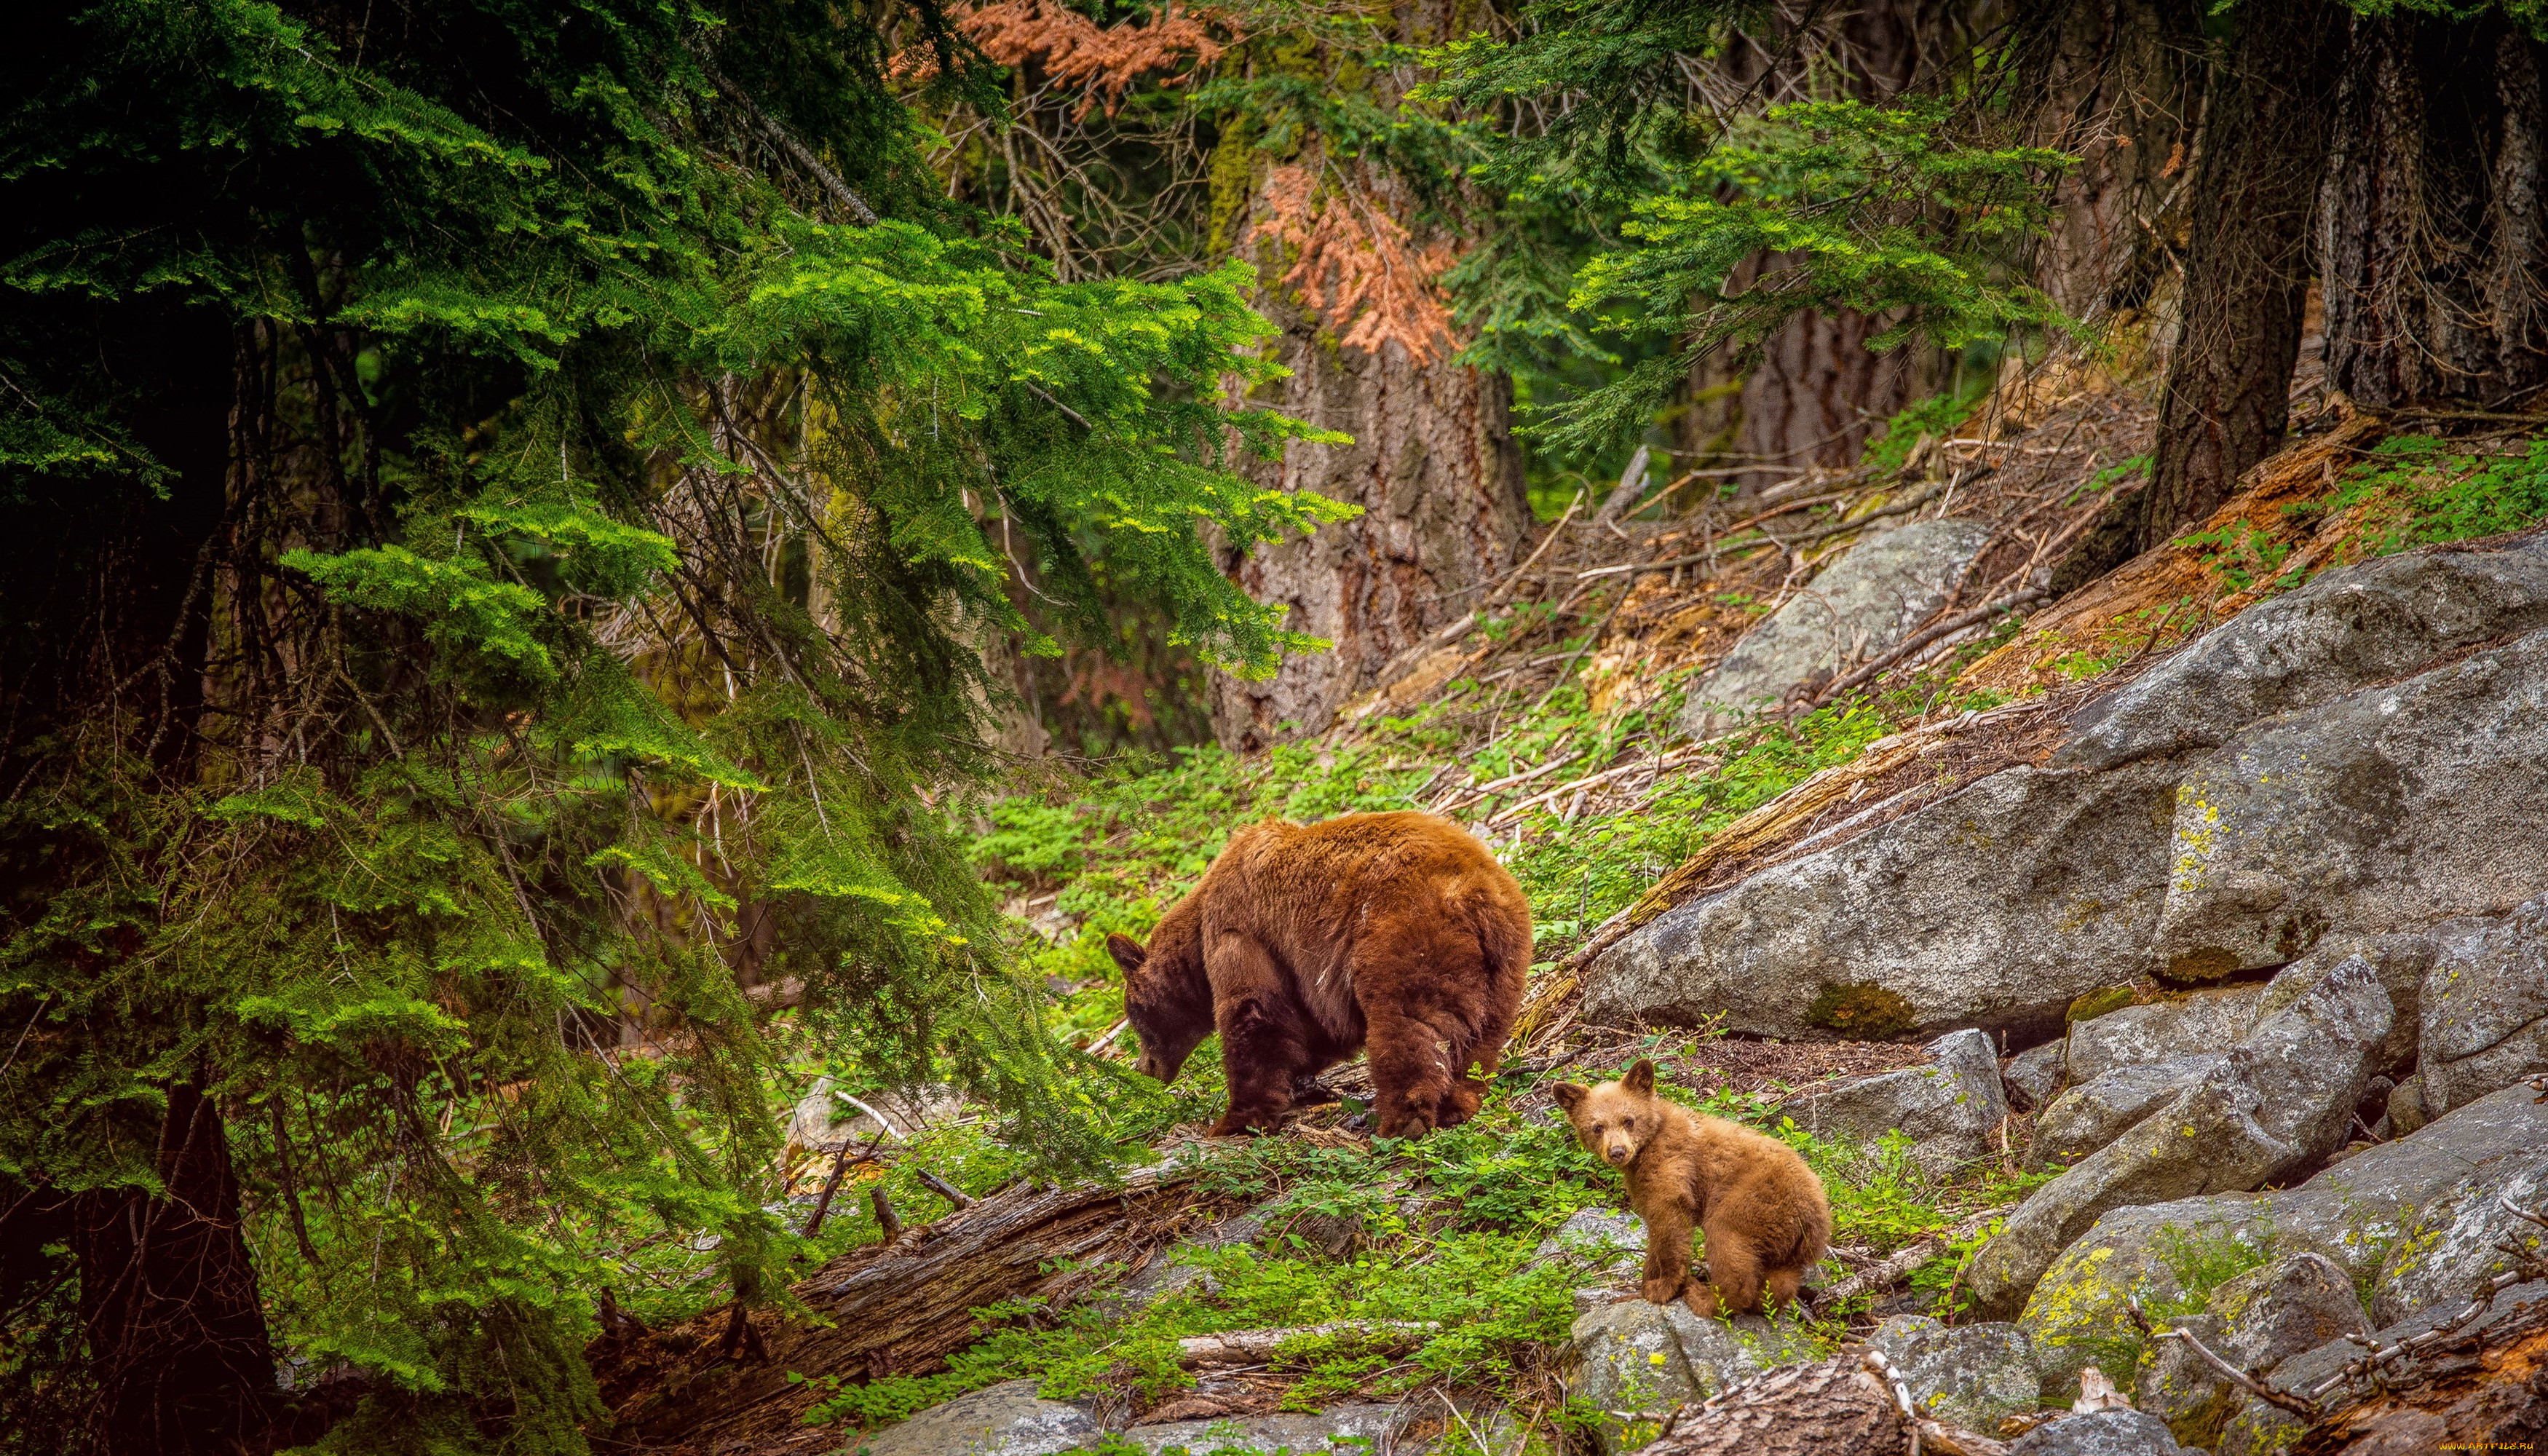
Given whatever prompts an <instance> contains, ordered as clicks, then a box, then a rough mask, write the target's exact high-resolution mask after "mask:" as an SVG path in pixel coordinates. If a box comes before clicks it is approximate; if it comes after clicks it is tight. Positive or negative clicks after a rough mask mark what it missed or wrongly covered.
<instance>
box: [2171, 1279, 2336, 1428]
mask: <svg viewBox="0 0 2548 1456" xmlns="http://www.w3.org/2000/svg"><path fill="white" fill-rule="evenodd" d="M2124 1303H2125V1308H2126V1309H2129V1310H2131V1311H2132V1315H2133V1322H2134V1323H2135V1324H2137V1325H2138V1326H2140V1330H2141V1333H2142V1334H2144V1335H2147V1336H2149V1337H2150V1338H2152V1339H2172V1340H2176V1341H2178V1342H2179V1343H2181V1344H2183V1345H2184V1346H2185V1347H2186V1348H2187V1349H2189V1350H2192V1351H2193V1352H2194V1355H2195V1358H2196V1359H2199V1360H2201V1361H2202V1362H2203V1363H2204V1364H2206V1365H2209V1366H2211V1367H2212V1372H2213V1374H2215V1375H2218V1376H2220V1377H2221V1378H2222V1379H2223V1380H2226V1381H2228V1382H2229V1383H2230V1384H2231V1385H2234V1386H2236V1387H2238V1388H2239V1389H2240V1390H2243V1391H2245V1392H2247V1393H2248V1394H2249V1395H2251V1396H2254V1397H2255V1398H2256V1399H2258V1400H2260V1401H2264V1402H2266V1403H2268V1404H2270V1405H2275V1406H2280V1407H2281V1408H2283V1409H2284V1410H2289V1411H2290V1412H2292V1413H2293V1414H2294V1415H2297V1416H2299V1417H2300V1418H2301V1419H2303V1420H2307V1421H2312V1422H2315V1421H2316V1420H2317V1419H2318V1403H2317V1402H2315V1401H2309V1400H2304V1399H2302V1398H2301V1397H2299V1396H2296V1395H2293V1394H2292V1393H2291V1392H2289V1391H2284V1390H2276V1389H2275V1388H2274V1387H2273V1386H2271V1385H2269V1384H2267V1383H2266V1382H2265V1381H2263V1380H2261V1379H2259V1378H2258V1377H2257V1376H2256V1374H2255V1373H2254V1372H2253V1371H2248V1370H2241V1369H2239V1368H2238V1367H2237V1366H2235V1365H2232V1364H2230V1363H2229V1361H2227V1360H2225V1359H2223V1358H2221V1356H2220V1355H2218V1354H2216V1353H2214V1351H2213V1349H2212V1347H2211V1346H2210V1345H2207V1344H2205V1343H2204V1342H2203V1341H2201V1340H2199V1339H2196V1338H2195V1337H2194V1332H2193V1331H2192V1330H2190V1329H2153V1328H2151V1327H2150V1322H2149V1317H2148V1316H2146V1315H2143V1314H2142V1313H2141V1302H2140V1301H2139V1300H2138V1298H2135V1299H2130V1300H2127V1301H2125V1302H2124Z"/></svg>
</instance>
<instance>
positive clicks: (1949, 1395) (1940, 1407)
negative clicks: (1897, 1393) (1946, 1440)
mask: <svg viewBox="0 0 2548 1456" xmlns="http://www.w3.org/2000/svg"><path fill="white" fill-rule="evenodd" d="M1867 1343H1868V1344H1869V1345H1871V1346H1873V1347H1874V1348H1875V1349H1876V1350H1877V1351H1879V1352H1880V1353H1882V1354H1883V1356H1884V1358H1886V1359H1887V1360H1890V1361H1892V1362H1893V1368H1894V1369H1895V1370H1896V1371H1898V1372H1900V1373H1901V1376H1902V1383H1903V1384H1904V1385H1905V1386H1906V1387H1908V1388H1909V1389H1910V1392H1911V1399H1912V1400H1913V1401H1915V1402H1917V1403H1918V1404H1919V1405H1921V1406H1923V1407H1925V1408H1927V1409H1929V1410H1934V1411H1936V1412H1937V1413H1938V1414H1939V1415H1940V1416H1942V1417H1944V1418H1945V1419H1946V1420H1948V1421H1950V1422H1952V1423H1954V1424H1956V1425H1960V1426H1963V1427H1965V1428H1966V1429H1968V1430H1975V1431H1985V1432H1987V1431H1994V1430H1997V1429H1999V1423H2000V1421H2002V1420H2003V1419H2006V1418H2007V1417H2009V1416H2011V1415H2018V1414H2022V1413H2024V1412H2026V1411H2029V1410H2034V1409H2035V1408H2036V1407H2037V1406H2038V1405H2039V1404H2041V1403H2042V1401H2043V1399H2044V1383H2043V1381H2042V1379H2041V1378H2039V1377H2038V1376H2037V1375H2036V1373H2035V1346H2034V1343H2033V1342H2032V1341H2030V1340H2029V1339H2027V1337H2026V1332H2025V1331H2024V1330H2022V1329H2019V1328H2018V1327H2017V1326H2016V1325H2014V1324H1958V1325H1952V1326H1950V1325H1946V1324H1941V1323H1939V1322H1938V1321H1937V1320H1935V1319H1929V1318H1928V1317H1927V1316H1924V1315H1896V1316H1894V1317H1893V1318H1892V1319H1887V1320H1885V1321H1884V1322H1883V1323H1882V1324H1880V1325H1878V1326H1877V1327H1876V1330H1875V1333H1874V1334H1872V1335H1870V1336H1868V1338H1867Z"/></svg>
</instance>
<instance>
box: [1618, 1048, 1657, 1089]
mask: <svg viewBox="0 0 2548 1456" xmlns="http://www.w3.org/2000/svg"><path fill="white" fill-rule="evenodd" d="M1619 1084H1620V1085H1621V1086H1623V1087H1626V1088H1627V1089H1628V1090H1629V1091H1631V1092H1640V1093H1651V1092H1653V1091H1654V1090H1655V1064H1654V1063H1653V1062H1651V1061H1648V1060H1646V1059H1645V1058H1644V1057H1642V1056H1640V1057H1638V1058H1637V1064H1636V1065H1635V1066H1632V1067H1630V1068H1628V1074H1627V1075H1626V1076H1624V1077H1621V1078H1620V1079H1619Z"/></svg>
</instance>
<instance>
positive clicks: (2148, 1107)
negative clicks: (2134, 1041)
mask: <svg viewBox="0 0 2548 1456" xmlns="http://www.w3.org/2000/svg"><path fill="white" fill-rule="evenodd" d="M2226 1054H2227V1053H2226V1052H2220V1051H2214V1052H2209V1053H2206V1054H2203V1055H2197V1056H2178V1057H2173V1058H2171V1059H2169V1060H2166V1061H2152V1062H2140V1063H2136V1064H2133V1065H2128V1066H2119V1067H2116V1068H2114V1069H2112V1070H2111V1071H2108V1072H2105V1073H2103V1074H2102V1075H2099V1076H2095V1077H2091V1078H2090V1079H2088V1080H2087V1081H2085V1082H2081V1083H2079V1084H2078V1085H2076V1086H2074V1087H2072V1088H2071V1089H2070V1090H2069V1091H2067V1092H2064V1093H2062V1094H2061V1095H2060V1096H2058V1097H2056V1098H2054V1099H2052V1105H2051V1106H2050V1107H2047V1108H2046V1109H2045V1110H2044V1116H2043V1117H2041V1118H2039V1119H2037V1120H2036V1124H2035V1140H2034V1141H2033V1142H2032V1143H2031V1144H2029V1146H2028V1148H2027V1158H2028V1161H2030V1162H2031V1163H2033V1164H2034V1165H2035V1166H2037V1167H2045V1166H2052V1167H2068V1166H2069V1165H2070V1164H2072V1163H2075V1162H2078V1161H2079V1160H2080V1159H2082V1158H2085V1157H2086V1156H2088V1155H2089V1154H2090V1153H2092V1152H2095V1151H2096V1150H2098V1149H2099V1148H2101V1147H2104V1146H2105V1145H2106V1144H2108V1143H2110V1142H2112V1141H2114V1140H2115V1139H2116V1138H2121V1137H2122V1136H2124V1134H2126V1133H2128V1132H2130V1131H2132V1129H2133V1128H2134V1127H2135V1126H2136V1125H2137V1124H2138V1123H2139V1122H2140V1120H2141V1119H2143V1118H2145V1117H2148V1116H2149V1115H2150V1114H2151V1113H2153V1112H2156V1111H2157V1110H2158V1109H2159V1108H2160V1106H2162V1105H2163V1104H2165V1103H2166V1102H2167V1101H2168V1099H2170V1098H2172V1097H2174V1096H2176V1094H2178V1093H2179V1092H2182V1091H2184V1090H2185V1089H2186V1088H2187V1087H2189V1086H2191V1085H2193V1084H2194V1083H2195V1082H2196V1081H2197V1080H2199V1079H2201V1078H2202V1077H2203V1076H2204V1074H2205V1073H2207V1072H2209V1071H2211V1070H2212V1069H2213V1068H2214V1067H2216V1066H2218V1065H2220V1064H2221V1058H2222V1057H2223V1056H2224V1055H2226Z"/></svg>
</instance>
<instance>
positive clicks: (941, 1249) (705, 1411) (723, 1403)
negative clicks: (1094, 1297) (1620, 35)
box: [596, 1166, 1226, 1445]
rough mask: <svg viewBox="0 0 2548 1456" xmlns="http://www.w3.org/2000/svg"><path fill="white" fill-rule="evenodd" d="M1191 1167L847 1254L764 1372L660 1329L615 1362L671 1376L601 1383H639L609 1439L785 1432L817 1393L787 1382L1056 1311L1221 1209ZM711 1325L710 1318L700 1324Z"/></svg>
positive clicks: (903, 1360) (1021, 1203) (998, 1199)
mask: <svg viewBox="0 0 2548 1456" xmlns="http://www.w3.org/2000/svg"><path fill="white" fill-rule="evenodd" d="M1194 1171H1195V1170H1194V1169H1193V1168H1192V1167H1191V1166H1183V1167H1173V1168H1171V1167H1162V1168H1157V1169H1144V1170H1142V1171H1141V1172H1138V1173H1135V1174H1133V1175H1132V1176H1131V1177H1130V1178H1128V1179H1126V1180H1125V1181H1124V1182H1123V1183H1122V1184H1121V1185H1119V1186H1117V1187H1114V1188H1107V1187H1103V1186H1097V1185H1089V1184H1082V1185H1076V1186H1072V1187H1068V1188H1059V1189H1038V1188H1036V1187H1034V1186H1031V1185H1025V1184H1021V1185H1018V1186H1016V1187H1013V1188H1010V1189H1008V1190H1006V1191H1004V1192H1001V1193H998V1194H994V1195H992V1196H990V1197H987V1198H983V1199H980V1200H977V1201H976V1202H974V1203H973V1204H971V1205H970V1206H969V1207H966V1208H962V1209H959V1210H957V1211H956V1212H955V1213H954V1214H952V1215H950V1216H949V1217H947V1218H944V1219H941V1220H939V1221H938V1222H936V1223H934V1224H930V1225H927V1226H925V1227H917V1228H912V1229H905V1230H904V1231H903V1232H902V1234H901V1236H900V1237H899V1238H897V1239H895V1240H893V1241H891V1242H889V1243H874V1244H867V1245H865V1246H864V1247H861V1248H855V1249H852V1250H850V1251H849V1252H848V1253H845V1254H843V1255H842V1256H841V1257H839V1258H837V1259H834V1260H833V1261H831V1262H830V1263H828V1264H826V1265H824V1266H823V1267H822V1268H821V1269H819V1270H817V1271H815V1273H814V1274H813V1275H812V1276H811V1277H809V1278H807V1279H806V1280H804V1281H803V1282H802V1283H800V1284H798V1285H797V1286H796V1287H795V1290H794V1291H793V1292H794V1294H795V1297H796V1298H797V1299H798V1300H799V1301H801V1302H802V1303H803V1304H804V1305H805V1306H806V1307H807V1308H808V1309H809V1310H811V1311H812V1312H813V1313H814V1314H815V1316H817V1317H818V1319H819V1321H821V1322H817V1321H816V1320H803V1319H797V1320H777V1321H772V1322H771V1323H770V1325H769V1327H768V1328H767V1330H766V1334H765V1340H766V1343H767V1345H768V1348H769V1359H768V1361H767V1362H766V1363H752V1364H744V1363H739V1362H735V1361H731V1360H726V1359H722V1358H717V1357H716V1352H715V1349H714V1342H713V1340H709V1341H704V1342H702V1341H699V1340H698V1339H697V1337H696V1336H695V1334H693V1333H691V1332H690V1330H689V1326H686V1325H685V1326H681V1327H679V1328H677V1329H674V1330H666V1331H658V1332H656V1334H655V1335H653V1336H651V1337H650V1339H649V1344H650V1346H651V1347H652V1348H651V1350H650V1351H648V1352H643V1353H642V1354H639V1355H631V1354H628V1353H625V1352H622V1353H620V1354H618V1355H616V1356H615V1359H616V1360H617V1361H618V1362H620V1363H627V1362H630V1361H632V1360H636V1359H640V1358H658V1359H660V1360H661V1361H662V1362H663V1363H664V1364H666V1365H670V1366H672V1367H674V1368H673V1370H672V1372H671V1373H670V1375H669V1376H667V1377H665V1378H661V1379H656V1380H644V1379H635V1378H631V1379H627V1380H622V1381H607V1380H606V1382H605V1388H606V1389H607V1388H608V1387H609V1386H612V1385H616V1386H619V1387H620V1388H622V1389H623V1390H625V1389H627V1388H629V1387H637V1389H635V1390H634V1393H632V1394H614V1395H612V1396H611V1397H610V1399H611V1400H612V1402H613V1405H614V1410H613V1415H614V1419H615V1422H616V1425H617V1434H618V1437H619V1438H620V1439H621V1440H623V1441H628V1440H634V1441H635V1442H637V1443H639V1444H642V1445H670V1444H674V1443H677V1442H678V1443H686V1444H705V1443H706V1441H707V1438H709V1437H713V1438H715V1440H716V1441H719V1442H722V1441H724V1440H727V1439H731V1438H737V1437H747V1436H752V1435H755V1434H763V1433H786V1432H792V1431H794V1430H796V1429H798V1426H797V1418H798V1416H800V1415H801V1414H802V1413H803V1411H804V1410H805V1408H806V1407H808V1406H811V1405H812V1404H814V1402H815V1401H817V1400H819V1399H820V1398H821V1396H822V1395H823V1388H822V1387H821V1386H819V1385H813V1384H800V1383H793V1382H791V1381H789V1379H788V1376H789V1375H790V1374H791V1373H793V1374H797V1375H802V1376H805V1377H808V1378H809V1380H810V1379H812V1378H817V1377H822V1376H837V1377H841V1378H844V1379H850V1380H866V1379H872V1378H874V1377H877V1376H883V1375H926V1374H930V1373H932V1372H934V1371H936V1370H939V1369H941V1368H943V1367H944V1366H945V1364H946V1360H947V1356H948V1355H950V1354H951V1353H953V1352H955V1351H956V1350H958V1349H961V1348H963V1347H964V1346H965V1345H968V1344H971V1343H972V1342H974V1341H975V1340H977V1339H979V1338H981V1336H982V1335H983V1333H984V1330H983V1328H982V1326H981V1324H980V1323H979V1321H977V1320H975V1319H973V1317H972V1314H971V1312H972V1311H973V1310H975V1309H978V1308H980V1307H982V1306H985V1305H991V1304H997V1303H999V1302H1000V1301H1003V1300H1012V1299H1019V1298H1024V1297H1030V1296H1041V1297H1043V1298H1045V1299H1047V1300H1051V1301H1053V1302H1055V1303H1060V1302H1062V1301H1064V1300H1067V1299H1069V1298H1072V1297H1074V1296H1076V1295H1078V1294H1079V1293H1081V1292H1083V1291H1085V1290H1087V1289H1089V1288H1090V1287H1092V1286H1094V1285H1095V1284H1097V1283H1098V1282H1099V1281H1100V1280H1101V1279H1103V1278H1104V1277H1105V1275H1104V1274H1103V1273H1101V1272H1099V1270H1098V1268H1097V1266H1100V1265H1106V1264H1120V1263H1125V1262H1130V1261H1131V1260H1133V1259H1135V1258H1137V1257H1138V1256H1139V1255H1141V1254H1143V1253H1145V1252H1147V1251H1149V1250H1150V1249H1152V1248H1155V1247H1158V1246H1160V1245H1163V1244H1165V1243H1168V1242H1171V1241H1173V1240H1174V1238H1175V1237H1176V1236H1177V1234H1178V1232H1179V1231H1180V1229H1181V1228H1183V1227H1185V1226H1188V1225H1191V1224H1194V1223H1197V1222H1201V1221H1203V1220H1205V1219H1207V1218H1209V1217H1211V1216H1212V1215H1214V1214H1216V1213H1218V1212H1220V1211H1221V1210H1222V1209H1223V1207H1224V1205H1225V1202H1226V1201H1225V1200H1222V1199H1220V1198H1217V1197H1215V1196H1214V1195H1211V1194H1207V1193H1205V1192H1203V1191H1201V1190H1200V1189H1198V1188H1196V1187H1195V1186H1194V1183H1193V1178H1194ZM723 1319H724V1312H722V1311H719V1312H714V1313H713V1314H712V1315H710V1316H702V1317H701V1320H707V1321H709V1324H713V1325H721V1324H722V1322H723ZM700 1322H701V1321H700V1320H693V1321H691V1324H693V1325H698V1324H700ZM701 1327H703V1328H704V1327H708V1326H707V1325H702V1326H701ZM703 1357H704V1358H703ZM685 1365H686V1367H687V1368H683V1367H684V1366H685ZM596 1368H598V1367H596Z"/></svg>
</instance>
